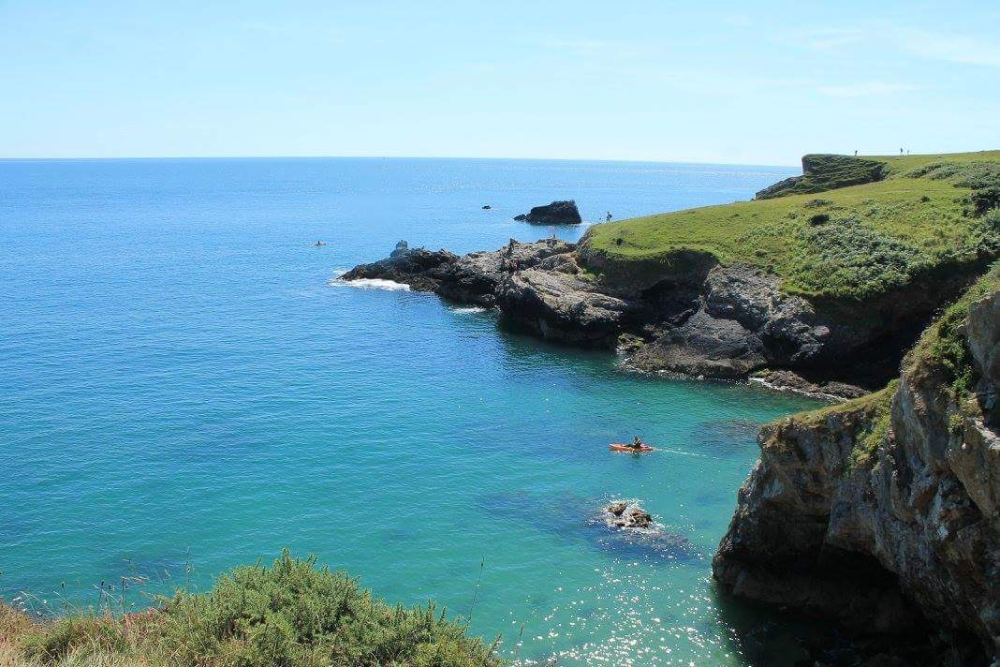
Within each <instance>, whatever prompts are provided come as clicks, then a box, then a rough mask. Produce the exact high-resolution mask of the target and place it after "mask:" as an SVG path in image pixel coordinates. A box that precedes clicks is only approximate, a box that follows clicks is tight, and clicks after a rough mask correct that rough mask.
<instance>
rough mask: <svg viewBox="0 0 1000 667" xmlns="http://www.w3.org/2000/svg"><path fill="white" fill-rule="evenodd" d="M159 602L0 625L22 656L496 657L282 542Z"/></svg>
mask: <svg viewBox="0 0 1000 667" xmlns="http://www.w3.org/2000/svg"><path fill="white" fill-rule="evenodd" d="M159 602H160V605H161V607H160V608H159V609H154V610H151V611H149V612H142V613H138V614H127V615H124V616H112V615H110V614H106V615H93V614H90V615H88V614H80V615H76V616H72V617H66V618H62V619H56V620H52V621H44V622H42V621H37V622H36V621H32V620H31V619H29V618H28V617H27V616H25V615H23V614H21V615H20V616H18V615H17V614H16V612H14V611H13V610H10V609H9V608H7V609H8V611H9V613H8V614H7V615H6V616H3V615H0V620H4V619H6V620H4V623H3V625H2V626H0V629H2V628H16V629H17V632H18V634H19V635H21V637H20V638H11V641H14V642H16V643H15V644H14V645H16V646H17V647H18V650H19V651H20V652H21V654H22V655H23V656H24V657H25V658H26V659H27V660H30V661H31V662H30V663H27V664H38V663H42V664H57V663H58V664H78V663H79V662H80V661H83V663H82V664H100V665H126V664H127V665H132V664H136V665H138V664H141V665H150V666H153V665H178V664H180V665H198V666H204V667H210V666H211V667H216V666H222V665H226V666H232V667H257V666H259V667H271V666H278V667H281V666H289V667H291V666H299V665H316V666H319V665H344V666H347V665H350V666H352V667H353V666H357V667H368V666H371V667H374V666H375V665H387V666H388V665H392V666H394V667H432V666H433V667H473V666H476V667H493V666H499V665H501V664H503V663H502V661H501V660H500V659H499V658H498V657H497V656H496V653H495V651H494V649H495V647H496V644H494V646H486V645H484V644H483V642H482V641H481V640H480V639H478V638H473V637H469V636H467V635H466V628H465V626H464V625H461V624H459V623H455V622H453V621H449V620H446V619H445V616H444V613H443V612H439V611H438V610H437V609H436V608H435V607H434V605H433V604H428V605H425V606H416V607H413V608H404V607H403V606H402V605H396V606H395V607H392V606H389V605H387V604H386V603H385V602H383V601H382V600H379V599H376V598H373V597H372V595H371V594H370V593H369V592H368V591H367V590H365V589H362V588H360V587H359V586H358V584H357V582H356V581H355V580H354V579H352V578H350V577H348V576H347V575H346V574H344V573H341V572H331V571H330V570H329V569H328V568H325V567H317V566H316V559H315V558H312V557H310V558H307V559H305V560H300V559H296V558H292V557H291V556H290V555H289V553H288V552H287V551H285V552H283V553H282V555H281V557H280V558H278V559H277V560H275V561H274V563H273V565H272V566H271V567H263V566H259V565H258V566H252V567H240V568H237V569H235V570H233V571H232V572H230V573H228V574H226V575H223V576H222V577H220V578H219V580H218V581H217V582H216V585H215V586H214V587H213V588H212V590H211V591H210V592H208V593H206V594H189V593H184V592H178V593H177V594H175V595H174V596H173V597H171V598H163V599H160V601H159ZM2 610H3V607H2V606H0V611H2ZM10 619H15V620H17V619H20V621H19V622H17V623H14V622H12V621H11V620H10ZM0 639H7V638H3V637H0ZM498 641H499V638H498ZM0 644H3V642H2V641H0ZM0 657H2V656H0ZM0 662H2V660H0Z"/></svg>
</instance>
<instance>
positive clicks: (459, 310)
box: [451, 306, 486, 315]
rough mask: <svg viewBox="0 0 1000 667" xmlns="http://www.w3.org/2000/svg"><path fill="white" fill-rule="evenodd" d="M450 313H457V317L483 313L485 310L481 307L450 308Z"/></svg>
mask: <svg viewBox="0 0 1000 667" xmlns="http://www.w3.org/2000/svg"><path fill="white" fill-rule="evenodd" d="M451 312H453V313H458V314H459V315H469V314H470V313H485V312H486V309H485V308H483V307H482V306H467V307H465V308H452V309H451Z"/></svg>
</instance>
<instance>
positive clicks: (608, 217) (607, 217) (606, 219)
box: [604, 211, 611, 222]
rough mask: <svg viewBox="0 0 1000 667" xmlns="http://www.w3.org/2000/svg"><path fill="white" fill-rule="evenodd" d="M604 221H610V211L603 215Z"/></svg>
mask: <svg viewBox="0 0 1000 667" xmlns="http://www.w3.org/2000/svg"><path fill="white" fill-rule="evenodd" d="M604 221H605V222H611V211H608V214H607V215H606V216H605V218H604Z"/></svg>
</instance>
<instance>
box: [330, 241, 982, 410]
mask: <svg viewBox="0 0 1000 667" xmlns="http://www.w3.org/2000/svg"><path fill="white" fill-rule="evenodd" d="M688 255H689V256H686V257H683V258H682V260H683V261H679V262H678V263H677V265H676V267H675V268H674V269H673V270H672V271H666V270H665V269H663V268H662V267H661V268H656V267H644V266H636V267H631V268H629V269H627V270H623V269H622V268H621V267H611V266H605V265H604V263H603V259H602V257H600V256H599V255H597V254H595V253H592V252H590V251H589V250H588V248H587V247H586V241H584V242H583V244H582V245H581V246H579V247H578V246H576V245H575V244H572V243H566V242H564V241H559V240H556V239H554V238H553V239H546V240H541V241H537V242H534V243H519V242H518V241H515V240H514V239H511V240H510V242H509V243H508V244H507V245H506V246H505V247H503V248H501V249H500V250H495V251H492V252H474V253H470V254H468V255H464V256H458V255H455V254H454V253H451V252H448V251H447V250H436V251H435V250H427V249H425V248H416V249H410V248H408V247H406V246H405V244H401V247H400V248H397V250H396V251H394V252H393V254H392V256H390V257H389V258H387V259H384V260H381V261H378V262H375V263H373V264H363V265H361V266H358V267H356V268H354V269H353V270H351V271H349V272H348V273H346V274H345V275H344V276H342V278H341V279H342V280H347V281H350V280H355V279H361V278H382V279H386V280H393V281H396V282H401V283H405V284H407V285H409V286H410V287H411V288H412V289H414V290H423V291H430V292H436V293H437V294H440V295H441V296H443V297H446V298H448V299H452V300H455V301H459V302H463V303H471V304H476V305H481V306H487V307H496V308H498V309H499V310H500V311H501V312H502V314H503V315H504V317H505V318H506V319H507V320H508V321H512V322H516V323H518V324H520V325H521V326H522V327H526V328H527V329H529V330H530V331H533V332H535V333H536V334H538V335H540V336H542V337H544V338H547V339H551V340H555V341H561V342H567V343H572V344H577V345H589V346H598V347H605V348H607V349H615V348H616V347H619V342H620V338H621V337H622V336H623V335H625V336H626V337H627V338H628V342H629V344H628V346H627V348H628V352H627V355H628V359H627V363H628V365H629V366H631V367H633V368H635V369H637V370H640V371H645V372H665V373H677V374H683V375H689V376H694V377H706V378H727V379H746V378H748V377H749V376H750V375H751V374H752V373H755V372H758V371H761V370H764V369H783V370H793V371H795V373H796V374H798V375H800V376H804V377H808V378H810V379H809V380H808V381H807V380H802V379H801V378H799V379H798V380H795V381H792V382H790V383H789V382H785V383H783V384H784V386H785V387H786V388H791V389H793V390H800V389H802V388H803V387H806V388H808V387H809V386H812V384H813V383H814V382H817V381H818V382H820V383H822V384H820V385H818V391H817V392H814V393H816V394H817V395H820V394H829V395H836V396H840V397H848V396H851V395H852V394H853V393H856V391H855V388H853V387H850V386H846V387H845V386H844V384H843V382H844V381H850V382H852V383H858V384H862V385H865V384H867V385H869V386H875V385H877V384H878V383H879V382H882V383H884V382H885V380H886V379H887V378H888V377H889V375H890V374H891V373H892V372H893V371H894V370H895V369H896V368H897V367H898V361H899V358H900V357H901V354H902V352H901V351H902V350H903V349H905V347H907V346H908V345H909V344H910V343H912V340H913V337H914V336H915V332H916V331H918V330H919V325H920V324H922V323H923V322H924V321H926V318H927V317H929V315H930V313H932V312H933V310H934V309H935V308H937V307H939V306H940V305H941V304H942V303H943V302H945V301H946V300H947V299H950V298H953V297H954V294H955V293H956V292H957V288H956V286H958V287H960V286H962V285H963V284H964V282H963V281H965V280H967V278H965V277H964V276H958V277H957V278H956V281H955V285H948V284H944V283H942V282H940V281H939V283H938V284H936V285H935V289H933V290H931V289H926V286H925V285H914V286H913V287H912V289H910V290H909V292H907V293H905V294H894V295H891V298H888V299H886V301H885V303H884V304H874V305H873V304H866V306H865V307H866V308H868V309H869V312H867V313H866V314H865V316H863V317H859V316H858V312H857V308H860V306H858V307H855V308H854V309H853V310H852V309H851V307H845V306H844V304H829V303H824V304H814V303H811V302H809V301H807V300H806V299H803V298H801V297H797V296H789V295H787V294H784V293H783V292H782V291H781V289H780V287H781V285H780V281H779V279H778V278H777V277H775V276H773V275H770V274H767V273H765V272H762V271H760V270H757V269H754V268H752V267H748V266H742V265H733V266H722V265H720V264H718V262H717V261H716V260H715V259H714V258H713V257H712V256H711V255H708V254H705V253H696V252H690V253H688ZM845 359H852V360H857V362H858V364H859V365H860V367H861V369H862V370H859V367H858V366H855V367H851V366H848V365H846V364H845V363H844V360H845ZM866 374H867V375H866ZM777 377H779V378H782V377H783V378H785V379H787V378H788V377H789V376H788V375H779V376H777ZM831 380H834V381H839V383H835V384H831V383H830V381H831ZM824 387H826V388H828V389H830V390H829V391H826V390H824ZM807 393H808V392H807Z"/></svg>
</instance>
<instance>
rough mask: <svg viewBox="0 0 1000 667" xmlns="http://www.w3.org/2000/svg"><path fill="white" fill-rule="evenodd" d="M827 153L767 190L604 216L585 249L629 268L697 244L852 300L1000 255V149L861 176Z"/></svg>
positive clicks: (893, 160)
mask: <svg viewBox="0 0 1000 667" xmlns="http://www.w3.org/2000/svg"><path fill="white" fill-rule="evenodd" d="M821 157H824V156H806V158H804V160H803V161H804V163H810V162H809V161H810V160H812V162H811V163H810V164H812V170H813V172H812V174H811V177H808V179H807V181H798V182H796V183H795V184H793V185H792V186H790V187H789V189H788V190H787V191H784V192H781V193H780V194H776V195H771V196H769V197H767V198H763V199H760V198H758V199H756V200H753V201H747V202H737V203H734V204H726V205H721V206H709V207H704V208H697V209H689V210H685V211H678V212H674V213H665V214H660V215H653V216H647V217H642V218H635V219H631V220H625V221H622V222H616V223H611V224H605V225H597V226H595V227H593V228H591V230H590V231H589V232H588V234H587V236H586V238H585V239H584V241H583V242H582V245H583V247H584V249H585V252H584V254H585V255H586V254H590V255H595V254H596V255H599V256H600V257H601V262H600V264H601V268H605V269H606V268H607V267H609V266H612V267H614V268H615V269H620V267H621V266H622V265H624V266H627V265H629V264H638V265H642V266H651V265H653V266H655V265H663V266H668V265H671V264H672V263H676V258H677V257H681V256H684V255H686V254H690V253H691V252H692V251H693V252H696V253H704V254H707V255H711V256H712V257H714V259H715V260H717V261H718V262H720V263H722V264H724V265H730V264H736V263H742V264H748V265H751V266H753V267H757V268H760V269H762V270H765V271H767V272H769V273H772V274H775V275H777V276H778V277H779V278H781V279H782V289H783V290H784V291H785V292H786V293H788V294H797V295H801V296H805V297H809V298H831V299H844V300H854V301H859V300H866V299H873V298H878V297H882V296H885V295H887V294H890V293H891V292H892V291H893V290H896V289H898V288H901V287H904V286H906V285H909V284H911V283H912V282H913V281H914V280H916V279H919V278H933V277H934V276H936V275H939V274H940V273H944V272H956V271H969V272H978V271H979V270H981V268H982V267H984V265H985V264H986V263H988V262H989V261H990V260H992V259H993V258H996V257H997V256H1000V214H998V213H997V209H995V208H993V206H992V203H993V200H994V197H993V193H994V192H995V189H994V188H996V187H997V186H1000V151H989V152H980V153H962V154H951V155H923V156H902V157H898V158H897V157H879V158H864V159H861V158H858V159H856V161H857V163H858V165H859V167H858V169H860V170H870V169H871V164H873V163H874V164H878V165H881V166H880V169H879V175H880V180H874V181H872V182H863V183H861V184H853V183H854V182H856V181H857V180H859V179H858V178H857V173H858V170H857V169H855V170H852V169H851V168H849V167H848V166H845V165H850V164H851V163H852V162H854V161H855V158H846V157H838V158H837V159H835V160H834V159H827V160H823V159H817V158H821ZM825 157H831V156H825ZM826 169H829V170H830V171H825V170H826ZM820 193H821V194H822V196H819V194H820ZM617 272H618V273H622V271H620V270H619V271H617Z"/></svg>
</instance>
